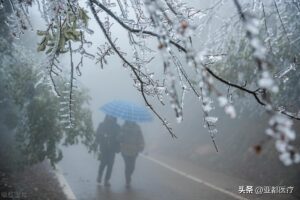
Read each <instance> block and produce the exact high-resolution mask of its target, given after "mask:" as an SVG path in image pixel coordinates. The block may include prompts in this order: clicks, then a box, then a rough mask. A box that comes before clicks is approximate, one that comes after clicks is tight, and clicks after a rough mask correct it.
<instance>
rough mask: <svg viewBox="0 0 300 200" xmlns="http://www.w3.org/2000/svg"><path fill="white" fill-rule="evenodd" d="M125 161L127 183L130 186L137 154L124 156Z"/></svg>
mask: <svg viewBox="0 0 300 200" xmlns="http://www.w3.org/2000/svg"><path fill="white" fill-rule="evenodd" d="M123 158H124V162H125V178H126V185H127V186H129V185H130V183H131V175H132V173H133V171H134V168H135V160H136V157H135V156H124V155H123Z"/></svg>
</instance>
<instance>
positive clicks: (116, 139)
mask: <svg viewBox="0 0 300 200" xmlns="http://www.w3.org/2000/svg"><path fill="white" fill-rule="evenodd" d="M96 144H97V146H98V145H99V146H100V152H101V153H100V166H99V172H98V177H97V182H98V183H101V182H102V176H103V173H104V170H105V168H106V172H105V177H104V185H105V186H110V182H109V180H110V177H111V173H112V168H113V164H114V160H115V154H117V153H119V152H121V154H122V157H123V159H124V163H125V180H126V186H127V187H129V186H130V183H131V176H132V174H133V171H134V169H135V163H136V158H137V156H138V154H139V152H142V151H143V149H144V146H145V143H144V138H143V135H142V131H141V128H140V127H139V125H138V124H137V123H135V122H131V121H125V123H124V125H123V126H122V127H121V126H120V125H119V124H118V123H117V119H116V118H115V117H112V116H109V115H106V117H105V119H104V121H103V122H102V123H100V124H99V127H98V129H97V132H96Z"/></svg>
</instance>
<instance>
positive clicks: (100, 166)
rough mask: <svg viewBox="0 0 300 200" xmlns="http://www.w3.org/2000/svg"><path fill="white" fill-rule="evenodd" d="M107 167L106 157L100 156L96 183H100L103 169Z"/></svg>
mask: <svg viewBox="0 0 300 200" xmlns="http://www.w3.org/2000/svg"><path fill="white" fill-rule="evenodd" d="M106 166H107V155H104V154H103V155H102V157H101V161H100V165H99V170H98V177H97V182H98V183H101V181H102V175H103V171H104V169H105V167H106Z"/></svg>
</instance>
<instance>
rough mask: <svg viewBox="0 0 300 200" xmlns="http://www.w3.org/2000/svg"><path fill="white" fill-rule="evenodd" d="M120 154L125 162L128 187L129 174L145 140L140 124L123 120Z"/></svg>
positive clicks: (127, 184) (131, 172)
mask: <svg viewBox="0 0 300 200" xmlns="http://www.w3.org/2000/svg"><path fill="white" fill-rule="evenodd" d="M120 146H121V154H122V157H123V159H124V162H125V179H126V187H130V183H131V176H132V174H133V171H134V169H135V162H136V158H137V156H138V154H139V152H142V151H143V150H144V146H145V142H144V137H143V134H142V131H141V128H140V126H139V125H138V124H137V123H135V122H130V121H125V123H124V125H123V126H122V128H121V137H120Z"/></svg>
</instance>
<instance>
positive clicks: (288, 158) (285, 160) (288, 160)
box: [279, 152, 293, 166]
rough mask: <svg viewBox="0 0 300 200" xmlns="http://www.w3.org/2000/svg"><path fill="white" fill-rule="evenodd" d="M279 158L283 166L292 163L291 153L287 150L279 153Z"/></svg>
mask: <svg viewBox="0 0 300 200" xmlns="http://www.w3.org/2000/svg"><path fill="white" fill-rule="evenodd" d="M279 160H280V161H281V162H283V164H284V165H285V166H290V165H291V164H293V161H292V159H291V154H290V153H289V152H284V153H282V154H280V156H279Z"/></svg>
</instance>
